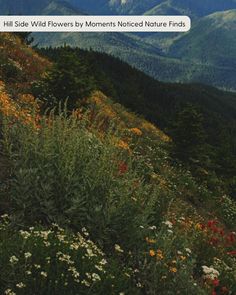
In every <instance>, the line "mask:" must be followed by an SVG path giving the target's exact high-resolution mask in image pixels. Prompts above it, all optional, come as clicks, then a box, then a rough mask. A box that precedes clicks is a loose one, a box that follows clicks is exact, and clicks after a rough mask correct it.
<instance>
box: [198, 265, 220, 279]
mask: <svg viewBox="0 0 236 295" xmlns="http://www.w3.org/2000/svg"><path fill="white" fill-rule="evenodd" d="M202 270H203V272H204V277H205V278H206V279H211V280H214V279H217V278H218V277H219V275H220V274H219V272H218V270H216V269H214V268H213V267H208V266H205V265H203V266H202Z"/></svg>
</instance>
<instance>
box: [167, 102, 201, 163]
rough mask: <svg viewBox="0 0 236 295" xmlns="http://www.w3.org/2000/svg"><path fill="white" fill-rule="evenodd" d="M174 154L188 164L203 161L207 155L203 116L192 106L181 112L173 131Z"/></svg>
mask: <svg viewBox="0 0 236 295" xmlns="http://www.w3.org/2000/svg"><path fill="white" fill-rule="evenodd" d="M172 138H173V141H174V154H175V155H176V156H177V157H178V158H179V159H181V160H183V161H186V162H193V161H195V162H196V161H197V162H198V161H201V160H202V159H203V156H204V153H205V147H206V146H205V141H206V133H205V130H204V126H203V116H202V114H201V113H200V112H199V111H198V110H197V109H196V108H195V107H194V106H192V105H187V106H186V107H185V108H184V109H183V110H181V111H180V112H179V113H178V115H177V119H176V121H175V123H174V128H173V130H172Z"/></svg>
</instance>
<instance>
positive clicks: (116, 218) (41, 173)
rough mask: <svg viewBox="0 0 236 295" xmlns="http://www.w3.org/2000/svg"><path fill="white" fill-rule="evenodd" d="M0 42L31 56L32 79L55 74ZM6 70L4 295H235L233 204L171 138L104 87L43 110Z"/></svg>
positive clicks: (0, 193)
mask: <svg viewBox="0 0 236 295" xmlns="http://www.w3.org/2000/svg"><path fill="white" fill-rule="evenodd" d="M16 44H17V49H16ZM1 48H2V50H3V52H4V54H5V60H7V61H11V59H12V57H11V56H8V55H7V52H11V48H14V49H15V53H14V56H15V62H16V59H17V56H20V57H21V56H25V54H27V59H24V60H23V61H22V60H21V59H19V63H20V65H21V68H22V70H21V74H22V75H23V77H27V75H28V71H27V70H26V72H25V70H24V69H25V68H26V69H27V65H28V64H31V63H32V62H33V61H34V62H35V64H36V65H38V66H39V68H38V71H37V73H38V74H39V76H38V77H35V79H36V80H39V79H46V81H48V80H50V79H51V78H50V77H51V76H50V75H49V74H48V73H46V71H47V69H48V68H52V67H53V63H50V62H48V61H47V59H46V58H42V57H39V55H38V54H36V53H35V52H33V51H32V49H29V48H28V47H26V46H25V45H24V44H22V43H20V41H19V40H18V39H17V38H16V37H15V36H12V35H8V34H1ZM1 54H2V52H0V55H1ZM84 54H85V53H84ZM87 54H88V53H87ZM90 54H91V53H90ZM67 56H68V55H67ZM73 61H74V62H75V60H73ZM80 61H81V62H82V59H80ZM64 62H65V65H66V63H67V64H69V60H65V61H64ZM113 66H114V65H113ZM125 66H126V65H125ZM81 67H82V65H81ZM64 69H65V70H67V69H66V67H65V68H64ZM91 70H93V69H91ZM117 71H119V68H117ZM117 74H118V72H117ZM140 75H141V74H140ZM6 77H7V76H5V77H4V76H2V75H1V84H0V122H1V153H0V165H1V170H0V171H2V168H3V167H4V168H5V167H7V170H8V173H5V174H4V175H2V173H0V177H1V179H0V204H1V206H0V207H1V217H0V218H1V219H0V253H1V260H0V268H1V270H2V271H1V272H0V292H1V293H2V294H11V295H14V294H24V295H26V294H34V293H37V294H39V295H41V294H42V295H45V294H62V295H63V294H66V295H75V294H78V292H79V294H94V295H95V294H96V295H98V294H101V295H102V294H109V295H110V294H122V293H123V294H124V293H125V294H132V295H133V294H135V295H136V294H137V295H139V294H143V293H145V294H156V293H158V294H163V295H164V294H171V295H172V294H173V295H174V294H176V293H178V294H186V295H189V294H196V295H199V294H212V292H213V293H216V292H218V290H219V292H221V293H222V294H234V293H235V290H236V285H235V278H236V273H235V269H234V264H235V246H236V245H235V244H236V237H235V233H234V232H233V230H234V225H235V220H236V205H235V202H233V201H232V200H231V199H230V198H229V197H228V196H227V195H226V194H225V192H224V190H223V189H222V188H221V187H220V186H213V187H212V188H209V186H208V183H204V182H202V183H199V181H198V179H197V178H195V177H193V176H192V175H191V173H190V171H188V170H187V169H186V168H184V166H183V165H182V164H181V163H174V161H173V158H172V156H171V154H170V152H169V151H170V148H171V146H172V144H173V143H172V140H171V138H170V137H169V136H167V135H166V134H165V133H164V132H163V131H161V130H160V129H159V128H158V127H157V126H155V125H153V124H151V123H149V122H148V121H147V120H145V119H144V118H142V117H139V116H138V115H136V114H134V113H132V112H130V111H129V110H127V109H126V108H125V107H124V106H122V105H121V104H119V103H117V102H114V101H113V100H112V99H111V98H109V97H107V96H106V95H105V94H103V93H101V92H100V91H93V92H91V94H90V95H89V96H88V97H87V98H86V97H85V98H84V99H80V100H79V101H77V108H76V109H74V110H73V111H72V112H67V111H66V110H64V111H63V110H61V111H60V110H58V109H56V110H55V111H53V110H51V111H50V112H48V113H46V114H44V113H43V112H42V110H41V108H40V102H37V101H36V100H35V99H34V97H33V96H32V93H30V89H29V88H25V87H23V85H22V84H24V83H25V80H24V79H22V80H21V76H17V77H16V78H14V77H12V78H11V81H10V82H9V81H8V80H7V78H6ZM40 77H41V78H40ZM74 78H76V79H74ZM84 78H85V77H83V76H77V77H72V76H71V80H69V81H64V83H63V85H61V86H63V87H65V89H67V88H66V87H67V86H68V84H69V83H70V82H71V81H75V82H78V80H83V79H84ZM100 78H101V77H100ZM28 79H29V82H30V83H31V82H34V84H35V83H36V82H37V81H36V80H35V81H33V78H31V79H30V77H28ZM28 79H27V80H28ZM41 81H42V80H41ZM98 81H99V80H97V82H98ZM102 81H103V80H102V79H101V80H100V83H101V85H102V83H103V82H102ZM119 82H120V89H125V88H126V86H124V88H122V82H121V81H119ZM38 83H39V81H38V82H37V83H36V84H37V85H39V84H38ZM117 83H118V82H117ZM69 85H71V84H69ZM16 86H17V88H16ZM173 87H174V86H173ZM16 89H17V91H15V90H16ZM117 89H118V87H117ZM51 90H52V89H51ZM166 91H168V88H166ZM41 103H42V102H41ZM216 294H217V293H216Z"/></svg>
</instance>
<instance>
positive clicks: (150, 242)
mask: <svg viewBox="0 0 236 295" xmlns="http://www.w3.org/2000/svg"><path fill="white" fill-rule="evenodd" d="M146 242H147V243H149V244H155V243H156V240H153V239H149V238H148V237H146Z"/></svg>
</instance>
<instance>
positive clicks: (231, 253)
mask: <svg viewBox="0 0 236 295" xmlns="http://www.w3.org/2000/svg"><path fill="white" fill-rule="evenodd" d="M227 254H228V255H236V250H233V251H229V252H227Z"/></svg>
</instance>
